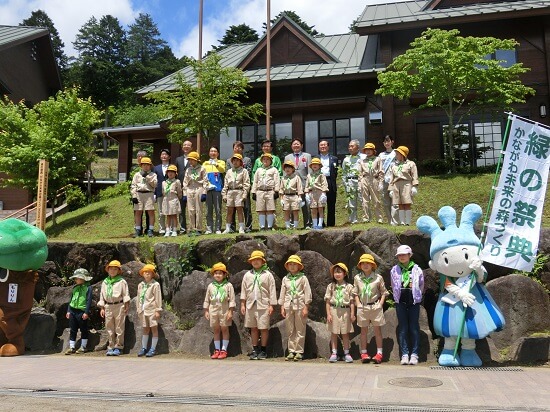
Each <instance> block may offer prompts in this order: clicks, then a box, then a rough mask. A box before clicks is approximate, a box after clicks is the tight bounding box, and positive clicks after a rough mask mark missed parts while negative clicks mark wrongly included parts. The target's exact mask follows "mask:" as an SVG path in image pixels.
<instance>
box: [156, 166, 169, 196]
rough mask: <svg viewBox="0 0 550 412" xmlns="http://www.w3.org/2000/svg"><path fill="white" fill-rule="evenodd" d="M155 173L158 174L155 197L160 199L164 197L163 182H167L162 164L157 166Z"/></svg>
mask: <svg viewBox="0 0 550 412" xmlns="http://www.w3.org/2000/svg"><path fill="white" fill-rule="evenodd" d="M153 172H155V173H156V174H157V187H156V188H155V195H156V196H157V198H159V197H162V182H164V181H165V180H166V177H165V176H164V173H163V172H162V164H158V165H156V166H155V167H154V168H153Z"/></svg>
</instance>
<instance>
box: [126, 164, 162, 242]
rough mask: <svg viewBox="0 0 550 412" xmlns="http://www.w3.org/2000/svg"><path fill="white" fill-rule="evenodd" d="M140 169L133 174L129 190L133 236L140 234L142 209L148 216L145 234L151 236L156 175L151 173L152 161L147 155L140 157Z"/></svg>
mask: <svg viewBox="0 0 550 412" xmlns="http://www.w3.org/2000/svg"><path fill="white" fill-rule="evenodd" d="M139 166H140V168H141V171H140V172H139V173H136V174H135V175H134V178H133V179H132V184H131V185H130V192H131V193H132V202H133V203H134V229H135V235H134V237H139V236H141V219H142V216H143V211H144V210H145V212H146V213H147V215H148V216H149V227H148V228H147V236H149V237H152V236H153V229H154V227H155V188H156V187H157V175H156V173H153V172H152V171H151V169H152V168H153V162H151V159H149V158H148V157H142V158H141V160H140V163H139Z"/></svg>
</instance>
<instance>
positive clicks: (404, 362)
mask: <svg viewBox="0 0 550 412" xmlns="http://www.w3.org/2000/svg"><path fill="white" fill-rule="evenodd" d="M408 364H409V355H403V356H401V365H408Z"/></svg>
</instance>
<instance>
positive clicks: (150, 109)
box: [111, 104, 162, 126]
mask: <svg viewBox="0 0 550 412" xmlns="http://www.w3.org/2000/svg"><path fill="white" fill-rule="evenodd" d="M112 111H113V112H112V115H111V125H112V126H127V125H130V124H147V123H157V122H158V121H159V120H161V119H162V118H161V116H160V115H159V108H158V106H157V105H156V104H148V105H141V104H136V105H133V106H121V107H117V108H113V109H112Z"/></svg>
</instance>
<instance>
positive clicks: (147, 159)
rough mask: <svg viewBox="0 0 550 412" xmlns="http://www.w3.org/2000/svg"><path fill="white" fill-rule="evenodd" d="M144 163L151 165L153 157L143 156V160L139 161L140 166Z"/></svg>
mask: <svg viewBox="0 0 550 412" xmlns="http://www.w3.org/2000/svg"><path fill="white" fill-rule="evenodd" d="M144 163H145V164H147V165H151V166H152V165H153V162H151V159H150V158H148V157H142V158H141V160H140V161H139V165H140V166H141V165H142V164H144Z"/></svg>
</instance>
